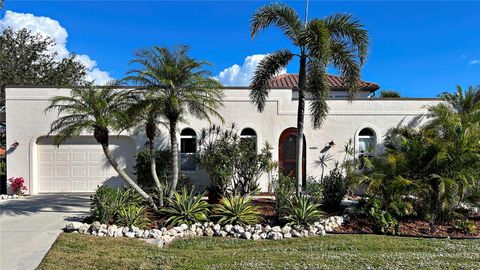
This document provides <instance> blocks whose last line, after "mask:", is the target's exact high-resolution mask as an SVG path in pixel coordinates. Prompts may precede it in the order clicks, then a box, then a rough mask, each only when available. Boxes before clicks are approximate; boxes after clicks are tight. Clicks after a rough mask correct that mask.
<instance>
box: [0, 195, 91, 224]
mask: <svg viewBox="0 0 480 270" xmlns="http://www.w3.org/2000/svg"><path fill="white" fill-rule="evenodd" d="M89 205H90V194H88V193H70V194H41V195H32V196H27V197H25V198H22V199H18V200H10V201H7V202H2V203H1V204H0V215H1V216H19V215H23V216H25V215H26V216H29V215H33V214H37V213H46V212H57V213H62V214H63V213H65V214H66V215H71V216H78V215H88V208H89ZM67 219H68V218H66V220H67Z"/></svg>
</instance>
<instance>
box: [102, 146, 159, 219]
mask: <svg viewBox="0 0 480 270" xmlns="http://www.w3.org/2000/svg"><path fill="white" fill-rule="evenodd" d="M102 148H103V153H104V154H105V156H106V157H107V159H108V162H109V163H110V165H112V167H113V168H114V169H115V171H117V173H118V174H119V175H120V177H122V178H123V179H124V180H125V182H127V183H128V184H129V185H130V186H131V187H133V188H134V189H135V190H136V191H137V192H138V193H139V194H140V196H142V197H143V198H144V199H145V200H146V201H147V202H148V203H149V204H150V206H151V207H152V208H153V210H155V211H157V210H158V208H157V205H155V202H154V201H153V199H152V197H151V196H150V195H148V194H147V193H146V192H145V191H143V189H142V188H140V187H139V186H138V185H137V183H135V182H134V181H133V180H132V178H130V176H128V174H127V173H125V171H124V170H123V169H122V168H120V166H119V165H118V163H117V161H115V159H114V158H113V155H112V152H110V149H109V148H108V143H102Z"/></svg>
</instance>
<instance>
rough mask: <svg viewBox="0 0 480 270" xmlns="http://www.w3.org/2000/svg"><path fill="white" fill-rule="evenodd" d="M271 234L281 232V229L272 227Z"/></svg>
mask: <svg viewBox="0 0 480 270" xmlns="http://www.w3.org/2000/svg"><path fill="white" fill-rule="evenodd" d="M272 232H278V233H279V232H282V228H280V226H275V227H272Z"/></svg>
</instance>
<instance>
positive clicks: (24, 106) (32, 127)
mask: <svg viewBox="0 0 480 270" xmlns="http://www.w3.org/2000/svg"><path fill="white" fill-rule="evenodd" d="M68 93H69V90H68V89H55V88H8V89H7V90H6V120H7V148H8V146H10V145H11V144H13V143H14V142H15V141H18V142H19V146H18V147H17V148H16V149H10V150H9V152H8V169H7V176H8V177H12V176H16V177H18V176H23V177H24V178H25V179H27V184H28V186H29V187H33V188H32V189H29V190H30V192H32V193H36V192H37V191H36V190H35V185H34V184H33V183H35V181H36V177H35V170H36V168H35V166H36V162H37V161H36V140H37V138H39V137H41V136H45V135H46V134H48V132H49V130H50V129H49V128H50V123H51V122H52V121H53V120H55V119H56V113H55V112H49V113H45V112H44V109H45V107H46V106H47V104H48V100H49V98H51V97H53V96H56V95H67V94H68ZM438 102H439V101H438V100H434V99H381V100H380V99H357V100H354V101H352V102H349V101H347V100H342V99H331V100H328V102H327V103H328V106H329V108H330V112H329V114H328V117H327V119H326V121H325V122H324V124H323V125H322V127H321V128H320V129H318V130H314V129H313V128H312V125H311V121H310V118H309V116H308V115H307V116H306V118H305V124H306V125H305V138H306V143H307V153H306V159H307V161H306V162H307V173H308V175H311V176H314V177H317V176H319V175H320V173H321V169H320V167H319V166H318V165H317V164H316V161H317V160H318V158H319V156H320V151H321V150H322V149H323V148H324V146H325V145H326V144H327V143H328V142H330V141H332V140H333V141H334V142H335V144H336V145H335V146H334V147H332V148H331V149H330V150H329V151H328V153H330V154H331V155H333V159H334V160H339V161H340V160H342V159H343V157H344V153H343V145H344V144H345V143H346V142H347V141H348V140H349V139H354V140H355V137H356V135H357V134H358V132H359V130H360V129H362V128H364V127H369V128H371V129H373V130H374V131H375V133H376V135H377V143H379V144H380V143H381V142H382V139H383V136H384V135H385V133H386V131H387V130H388V129H389V128H392V127H395V126H397V125H398V124H400V123H405V124H407V123H408V122H410V121H411V120H413V119H414V118H416V117H418V116H421V115H423V114H424V113H425V112H426V106H428V105H433V104H436V103H438ZM307 108H308V102H307ZM296 111H297V101H295V100H294V99H293V97H292V91H290V90H288V89H283V90H282V89H275V90H272V91H271V92H270V95H269V98H268V101H267V104H266V106H265V110H264V111H263V112H262V113H259V112H258V111H257V110H256V108H255V107H254V105H253V104H251V103H250V99H249V91H248V90H246V89H228V90H225V98H224V106H223V107H222V108H221V109H220V113H221V115H222V116H223V118H224V120H225V123H227V124H229V123H231V122H235V123H236V124H237V127H238V128H239V130H242V129H243V128H245V127H250V128H253V129H254V130H255V131H256V133H257V136H258V145H259V148H260V147H261V146H262V145H263V144H264V143H265V142H267V141H268V142H269V143H270V144H271V145H272V146H273V157H274V159H275V160H277V159H278V146H279V145H278V144H279V137H280V134H281V133H282V132H283V131H284V130H285V129H287V128H289V127H295V126H296ZM214 122H216V123H220V122H219V121H218V120H214ZM208 125H209V122H208V121H205V120H199V119H195V118H192V117H189V119H188V123H182V124H180V125H179V131H181V130H182V129H183V128H185V127H191V128H193V129H194V130H195V131H196V132H197V134H198V133H199V132H200V130H201V129H202V128H203V127H207V126H208ZM179 134H180V133H178V137H180V135H179ZM86 135H87V134H86ZM126 135H128V134H126ZM132 137H133V138H134V140H135V142H136V143H137V150H138V149H139V147H142V146H143V145H144V143H145V138H144V136H141V135H137V136H132ZM168 145H169V139H168V133H167V132H166V130H164V132H163V133H162V134H161V138H160V140H159V145H158V147H159V148H162V147H168ZM99 147H100V146H99ZM132 154H135V153H132ZM334 160H332V161H331V163H330V164H329V167H328V168H327V170H328V169H330V168H331V167H332V166H333V162H334ZM186 174H187V175H189V176H190V177H191V178H192V179H194V180H195V181H197V182H198V183H199V184H201V185H204V186H205V185H207V183H208V176H207V174H206V173H205V172H203V171H200V170H197V171H195V172H188V173H186ZM261 187H262V189H263V190H266V188H267V177H266V176H264V177H263V178H262V179H261Z"/></svg>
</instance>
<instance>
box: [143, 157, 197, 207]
mask: <svg viewBox="0 0 480 270" xmlns="http://www.w3.org/2000/svg"><path fill="white" fill-rule="evenodd" d="M171 160H172V157H171V151H169V150H158V151H155V164H156V169H157V176H158V179H159V180H160V183H161V184H162V186H163V197H164V198H166V197H167V196H168V191H169V190H170V179H171V177H172V175H171V166H172V164H171ZM134 169H135V175H136V176H137V183H138V184H139V185H140V186H141V187H142V188H143V189H144V190H146V191H147V192H148V193H150V194H152V196H153V197H157V196H158V195H157V194H158V193H157V191H156V190H157V188H156V186H155V182H154V180H153V176H152V173H151V169H150V151H148V149H146V150H143V151H141V152H139V153H138V154H137V158H136V163H135V166H134ZM184 187H186V188H187V189H188V190H189V191H190V190H192V189H194V188H195V187H194V186H193V184H192V181H191V180H190V178H189V177H188V176H186V175H184V174H180V175H179V177H178V184H177V191H181V190H182V189H183V188H184Z"/></svg>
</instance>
